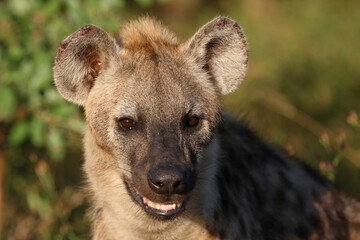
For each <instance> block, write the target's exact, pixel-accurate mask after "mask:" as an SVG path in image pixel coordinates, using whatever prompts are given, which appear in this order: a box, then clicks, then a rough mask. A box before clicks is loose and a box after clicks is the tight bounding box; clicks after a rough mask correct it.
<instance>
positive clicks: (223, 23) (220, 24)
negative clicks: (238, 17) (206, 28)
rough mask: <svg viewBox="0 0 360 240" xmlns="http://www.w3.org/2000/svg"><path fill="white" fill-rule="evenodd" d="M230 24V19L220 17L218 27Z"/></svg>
mask: <svg viewBox="0 0 360 240" xmlns="http://www.w3.org/2000/svg"><path fill="white" fill-rule="evenodd" d="M228 23H229V19H227V18H223V17H220V18H219V19H218V20H217V22H216V25H217V26H224V25H226V24H228Z"/></svg>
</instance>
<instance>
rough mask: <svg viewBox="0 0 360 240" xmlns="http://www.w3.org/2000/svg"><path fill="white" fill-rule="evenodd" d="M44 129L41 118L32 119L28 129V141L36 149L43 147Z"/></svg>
mask: <svg viewBox="0 0 360 240" xmlns="http://www.w3.org/2000/svg"><path fill="white" fill-rule="evenodd" d="M45 128H46V125H45V123H44V121H43V120H42V119H41V118H38V117H36V116H34V117H33V118H32V120H31V122H30V128H29V134H30V140H31V142H32V143H33V144H34V145H35V146H37V147H41V146H43V145H44V141H45Z"/></svg>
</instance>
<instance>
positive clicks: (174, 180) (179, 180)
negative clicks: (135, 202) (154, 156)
mask: <svg viewBox="0 0 360 240" xmlns="http://www.w3.org/2000/svg"><path fill="white" fill-rule="evenodd" d="M189 175H190V174H189V173H188V171H186V170H185V169H184V168H183V167H181V166H180V165H158V166H156V167H154V168H153V169H151V170H150V171H149V172H148V176H147V179H148V183H149V186H150V188H151V189H152V190H153V191H154V192H156V193H158V194H166V195H171V194H175V193H176V194H184V193H186V191H187V190H188V189H189V187H190V186H189V184H190V182H191V181H190V178H189Z"/></svg>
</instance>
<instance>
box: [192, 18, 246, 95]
mask: <svg viewBox="0 0 360 240" xmlns="http://www.w3.org/2000/svg"><path fill="white" fill-rule="evenodd" d="M187 51H189V52H190V54H191V55H192V56H193V57H194V58H195V60H196V62H197V63H198V64H199V65H200V67H202V68H203V69H204V70H205V71H206V72H207V73H208V74H209V76H210V80H211V81H213V83H214V84H215V86H216V87H217V89H218V91H219V93H220V94H221V95H226V94H228V93H231V92H233V91H234V90H235V89H236V88H237V87H238V85H239V84H240V83H241V81H242V80H243V79H244V77H245V74H246V70H247V62H248V48H247V42H246V37H245V35H244V33H243V30H242V29H241V27H240V26H239V25H238V24H237V23H236V22H235V21H233V20H231V19H229V18H225V17H218V18H215V19H214V20H212V21H210V22H209V23H207V24H205V25H204V26H203V27H201V28H200V29H199V30H198V31H197V32H196V33H195V35H194V36H193V37H192V38H191V39H190V41H189V42H188V45H187Z"/></svg>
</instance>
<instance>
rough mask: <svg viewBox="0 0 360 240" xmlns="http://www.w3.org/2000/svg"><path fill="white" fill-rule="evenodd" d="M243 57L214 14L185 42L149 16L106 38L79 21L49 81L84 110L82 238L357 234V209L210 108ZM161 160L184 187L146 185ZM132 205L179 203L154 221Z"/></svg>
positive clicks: (237, 74) (238, 32) (263, 238)
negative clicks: (87, 206) (88, 203)
mask: <svg viewBox="0 0 360 240" xmlns="http://www.w3.org/2000/svg"><path fill="white" fill-rule="evenodd" d="M247 62H248V51H247V42H246V38H245V35H244V33H243V30H242V29H241V27H239V25H238V24H237V23H236V22H234V21H233V20H231V19H228V18H224V17H218V18H216V19H214V20H212V21H210V22H209V23H207V24H205V25H204V26H203V27H201V28H200V29H199V30H198V32H196V33H195V35H194V36H193V37H192V38H190V39H189V40H188V41H186V42H181V41H180V40H179V39H177V37H176V36H175V34H173V33H172V32H170V31H169V30H168V29H167V28H166V27H164V26H162V25H161V24H160V23H158V22H157V21H155V20H153V19H151V18H142V19H139V20H136V21H132V22H129V23H128V24H126V25H125V26H123V27H122V30H121V31H120V35H119V40H117V41H115V40H114V38H113V37H111V36H110V35H109V34H108V33H106V32H105V31H104V30H102V29H101V28H99V27H97V26H94V25H87V26H85V27H83V28H81V29H80V30H79V31H77V32H75V33H73V34H72V35H70V36H69V37H68V38H66V39H65V40H64V41H63V42H62V44H61V46H60V49H59V51H58V54H57V57H56V59H55V64H54V79H55V84H56V86H57V89H58V91H59V92H60V94H61V95H62V96H63V97H64V98H65V99H67V100H69V101H71V102H74V103H76V104H79V105H82V106H84V109H85V115H86V123H87V127H86V130H85V135H84V148H85V164H84V171H85V173H86V177H87V180H88V186H89V189H90V190H91V197H92V204H93V209H94V210H93V215H92V222H93V224H92V226H93V227H92V230H93V235H92V236H93V239H94V240H100V239H101V240H115V239H117V240H118V239H154V240H155V239H156V240H158V239H160V240H161V239H167V240H175V239H194V240H195V239H200V240H201V239H204V240H205V239H209V240H210V239H223V240H225V239H226V240H232V239H236V240H237V239H239V240H278V239H279V240H280V239H281V240H282V239H284V240H287V239H288V240H290V239H291V240H295V239H299V240H300V239H302V240H305V239H308V240H320V239H325V240H340V239H341V240H345V239H351V240H356V239H360V237H359V228H360V225H359V224H360V219H359V218H360V217H359V214H360V206H359V203H358V202H356V201H355V200H353V199H351V198H349V197H347V196H345V195H344V194H343V193H341V192H339V191H338V190H336V189H335V188H334V187H333V186H332V184H331V183H330V182H328V181H327V180H326V179H325V178H323V177H322V176H320V175H319V174H318V173H316V172H315V171H313V170H312V169H310V168H309V167H307V166H306V165H304V164H303V163H300V162H299V161H297V160H296V159H293V158H291V157H289V156H287V155H286V154H284V153H283V152H281V151H279V150H277V149H275V148H273V147H271V146H269V145H267V144H265V143H263V142H262V141H261V140H259V139H258V138H257V137H256V136H255V135H254V134H253V133H252V132H251V131H250V130H249V129H248V128H247V127H246V125H245V124H243V122H242V121H236V120H234V119H233V118H231V117H229V116H227V115H225V114H223V113H222V112H221V109H220V102H219V98H220V97H221V96H222V95H225V94H228V93H230V92H232V91H234V90H235V89H236V88H237V87H238V85H239V84H240V83H241V81H242V80H243V78H244V76H245V73H246V69H247ZM193 116H195V118H196V119H198V123H197V122H196V125H195V124H194V126H191V127H190V126H189V125H187V121H188V119H190V118H191V117H193ZM124 118H125V119H130V120H131V121H132V122H133V123H134V129H131V130H129V129H126V128H124V126H122V125H121V120H122V119H124ZM135 123H136V124H135ZM163 164H166V165H167V166H181V167H182V168H184V169H186V171H187V172H186V174H185V175H184V176H186V179H190V178H191V179H192V180H191V181H190V180H189V181H188V182H187V183H186V184H187V185H186V188H184V189H185V190H183V191H181V192H176V193H172V192H171V191H169V192H168V194H159V193H158V192H156V191H155V190H154V189H153V188H154V187H152V188H151V186H150V187H149V172H151V171H153V170H154V169H155V170H157V171H158V169H159V167H158V166H163ZM184 178H185V177H184ZM144 198H146V199H148V200H151V201H152V202H155V203H159V204H162V203H164V202H170V203H182V205H181V206H185V207H183V208H180V207H176V209H180V210H181V211H182V212H180V210H179V212H176V213H174V214H167V215H165V216H161V215H159V214H157V213H153V212H150V213H149V210H148V208H149V205H146V204H145V203H144V201H145V200H144ZM185 204H186V205H185ZM179 206H180V205H179Z"/></svg>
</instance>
